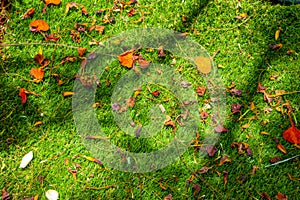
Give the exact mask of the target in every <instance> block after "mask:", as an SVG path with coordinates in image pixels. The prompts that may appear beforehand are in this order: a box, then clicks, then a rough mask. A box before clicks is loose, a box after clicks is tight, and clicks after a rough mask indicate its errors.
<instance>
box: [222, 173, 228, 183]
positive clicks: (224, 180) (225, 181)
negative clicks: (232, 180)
mask: <svg viewBox="0 0 300 200" xmlns="http://www.w3.org/2000/svg"><path fill="white" fill-rule="evenodd" d="M223 175H224V178H223V182H224V185H226V183H227V178H228V172H226V171H223Z"/></svg>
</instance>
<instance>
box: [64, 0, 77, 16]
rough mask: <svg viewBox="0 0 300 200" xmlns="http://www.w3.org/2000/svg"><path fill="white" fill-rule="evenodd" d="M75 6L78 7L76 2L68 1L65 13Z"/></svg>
mask: <svg viewBox="0 0 300 200" xmlns="http://www.w3.org/2000/svg"><path fill="white" fill-rule="evenodd" d="M73 7H75V8H78V4H77V3H75V2H68V3H67V4H66V11H65V13H66V14H67V13H68V12H69V9H70V8H73Z"/></svg>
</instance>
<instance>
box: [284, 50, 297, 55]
mask: <svg viewBox="0 0 300 200" xmlns="http://www.w3.org/2000/svg"><path fill="white" fill-rule="evenodd" d="M292 53H295V50H293V49H290V50H287V52H286V55H291V54H292Z"/></svg>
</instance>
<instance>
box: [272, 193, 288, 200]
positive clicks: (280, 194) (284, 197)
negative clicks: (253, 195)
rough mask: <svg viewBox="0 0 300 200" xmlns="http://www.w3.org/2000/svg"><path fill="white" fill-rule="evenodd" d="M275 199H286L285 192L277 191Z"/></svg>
mask: <svg viewBox="0 0 300 200" xmlns="http://www.w3.org/2000/svg"><path fill="white" fill-rule="evenodd" d="M275 198H276V199H277V200H287V199H288V197H287V196H286V195H285V194H282V193H281V192H278V194H277V195H276V197H275Z"/></svg>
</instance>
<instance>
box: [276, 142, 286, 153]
mask: <svg viewBox="0 0 300 200" xmlns="http://www.w3.org/2000/svg"><path fill="white" fill-rule="evenodd" d="M276 147H277V149H279V150H280V151H281V152H282V153H284V154H286V149H285V148H284V146H283V145H282V144H280V143H278V144H276Z"/></svg>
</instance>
